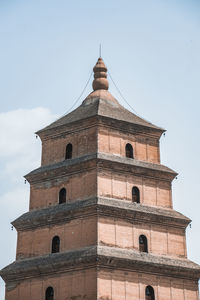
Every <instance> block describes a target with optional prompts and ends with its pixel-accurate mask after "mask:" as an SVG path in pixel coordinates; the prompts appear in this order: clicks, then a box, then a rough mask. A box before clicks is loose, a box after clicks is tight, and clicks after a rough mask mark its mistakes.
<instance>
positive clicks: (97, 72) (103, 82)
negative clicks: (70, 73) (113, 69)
mask: <svg viewBox="0 0 200 300" xmlns="http://www.w3.org/2000/svg"><path fill="white" fill-rule="evenodd" d="M93 71H94V80H93V83H92V87H93V90H94V91H96V90H108V87H109V83H108V80H107V68H106V66H105V64H104V61H103V59H102V58H101V57H99V59H98V61H97V63H96V65H95V66H94V68H93Z"/></svg>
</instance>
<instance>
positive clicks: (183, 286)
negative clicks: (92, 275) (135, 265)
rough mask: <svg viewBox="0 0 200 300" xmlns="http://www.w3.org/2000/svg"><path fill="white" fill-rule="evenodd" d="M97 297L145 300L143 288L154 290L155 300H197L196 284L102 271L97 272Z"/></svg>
mask: <svg viewBox="0 0 200 300" xmlns="http://www.w3.org/2000/svg"><path fill="white" fill-rule="evenodd" d="M97 285H98V295H97V299H101V300H111V299H112V300H125V299H126V300H145V288H146V286H148V285H151V286H152V287H153V288H154V292H155V299H159V300H190V299H191V300H198V293H197V289H198V283H197V282H193V281H187V280H182V279H174V278H170V277H161V276H155V275H150V274H144V273H139V274H138V273H134V272H122V271H118V270H116V271H113V272H109V271H106V270H104V271H103V270H102V271H99V272H98V283H97Z"/></svg>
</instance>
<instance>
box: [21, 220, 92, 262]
mask: <svg viewBox="0 0 200 300" xmlns="http://www.w3.org/2000/svg"><path fill="white" fill-rule="evenodd" d="M54 236H59V238H60V252H64V251H66V250H72V249H77V248H82V247H86V246H92V245H96V244H97V220H96V217H90V218H85V219H75V220H72V221H71V222H68V223H66V224H64V225H63V224H62V225H54V226H49V227H43V228H38V229H35V230H27V231H23V232H21V231H19V232H18V242H17V259H19V258H26V257H31V256H40V255H45V254H50V253H51V245H52V239H53V237H54Z"/></svg>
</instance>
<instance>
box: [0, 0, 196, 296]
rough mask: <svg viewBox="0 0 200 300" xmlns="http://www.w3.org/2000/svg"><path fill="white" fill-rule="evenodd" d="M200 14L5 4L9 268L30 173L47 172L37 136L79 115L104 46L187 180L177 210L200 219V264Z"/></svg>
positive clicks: (191, 9)
mask: <svg viewBox="0 0 200 300" xmlns="http://www.w3.org/2000/svg"><path fill="white" fill-rule="evenodd" d="M199 16H200V1H199V0H196V1H195V0H187V1H186V0H167V1H166V0H129V1H128V0H123V1H121V0H118V1H116V0H109V1H108V0H107V1H105V0H101V1H94V0H93V1H88V0H84V1H80V0H74V1H68V0H57V1H53V0H43V1H41V0H29V1H25V0H10V1H7V0H0V128H1V129H0V180H1V184H0V186H1V189H0V236H1V250H0V269H1V268H3V267H4V266H6V265H7V264H9V263H10V262H12V261H13V260H14V259H15V252H16V231H15V229H14V230H11V225H10V222H11V221H13V220H14V219H16V218H17V217H18V216H20V215H21V214H22V213H23V212H26V211H27V210H28V203H29V185H28V183H27V184H24V178H23V176H24V175H25V174H27V173H28V172H29V171H31V170H33V169H34V168H36V167H38V166H39V165H40V156H41V143H40V140H39V139H36V138H35V135H34V132H35V131H37V130H38V129H40V128H42V127H44V126H45V125H47V124H49V123H51V122H52V121H53V120H55V119H56V118H58V117H59V116H61V115H63V114H64V113H66V112H68V111H70V110H71V108H72V106H73V105H74V103H75V102H76V100H77V99H78V98H79V96H80V94H81V93H82V91H83V89H84V87H85V85H86V82H87V81H88V79H89V77H90V74H91V72H92V68H93V66H94V64H95V63H96V60H97V58H98V55H99V44H100V43H101V45H102V57H103V59H104V61H105V63H106V65H107V67H108V70H109V72H110V74H111V76H112V78H113V79H114V81H115V83H116V85H117V87H118V88H119V89H120V91H121V93H122V95H123V97H124V98H125V99H126V101H127V102H128V103H129V105H130V106H131V107H133V109H134V112H137V114H138V115H140V116H142V117H144V118H145V119H147V120H149V121H151V122H152V123H154V124H156V125H158V126H161V127H163V128H165V129H166V130H167V132H166V135H165V137H162V138H161V161H162V164H164V165H167V166H169V167H171V168H172V169H174V170H175V171H177V172H178V173H179V175H178V178H177V180H174V183H173V203H174V208H175V209H176V210H178V211H180V212H182V213H183V214H185V215H187V216H188V217H189V218H191V219H192V220H193V221H192V227H191V228H188V229H187V249H188V257H189V259H191V260H193V261H195V262H197V263H200V255H199V253H200V239H199V229H200V218H199V210H200V196H199V194H198V192H199V181H200V179H199V168H200V159H199V153H200V139H199V127H200V126H199V125H200V117H199V111H200V82H199V81H200V54H199V53H200V18H199ZM109 82H110V91H111V93H112V94H113V95H114V96H115V97H116V98H117V99H118V101H119V102H120V103H121V104H122V105H124V106H125V107H126V108H128V109H130V107H129V106H128V105H127V104H126V102H124V99H123V98H122V97H121V95H120V94H119V93H118V91H117V90H116V88H115V86H114V85H113V83H112V81H111V80H110V79H109ZM91 83H92V82H91V80H90V82H89V84H88V86H87V88H86V89H85V91H84V93H83V95H82V97H81V98H80V100H79V101H78V103H77V104H76V105H75V107H76V106H77V105H80V104H81V101H83V100H84V98H85V97H86V96H87V94H89V93H90V92H91V90H92V88H91ZM3 299H4V284H3V281H2V280H0V300H3Z"/></svg>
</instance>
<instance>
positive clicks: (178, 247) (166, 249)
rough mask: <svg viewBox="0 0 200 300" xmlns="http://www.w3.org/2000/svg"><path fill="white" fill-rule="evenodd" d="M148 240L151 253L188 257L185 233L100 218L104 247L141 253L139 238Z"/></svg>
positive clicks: (163, 227)
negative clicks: (143, 237)
mask: <svg viewBox="0 0 200 300" xmlns="http://www.w3.org/2000/svg"><path fill="white" fill-rule="evenodd" d="M142 234H144V235H145V236H146V237H147V239H148V251H149V253H153V254H157V255H167V256H172V257H180V258H184V257H186V255H187V253H186V245H185V231H184V230H183V229H178V228H169V227H168V226H160V225H152V224H145V223H142V222H141V223H140V224H134V223H133V224H132V223H130V222H126V221H121V220H118V219H114V218H108V217H107V218H106V217H99V218H98V242H99V243H100V244H102V245H108V246H113V247H120V248H127V249H135V250H138V251H139V236H140V235H142Z"/></svg>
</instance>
